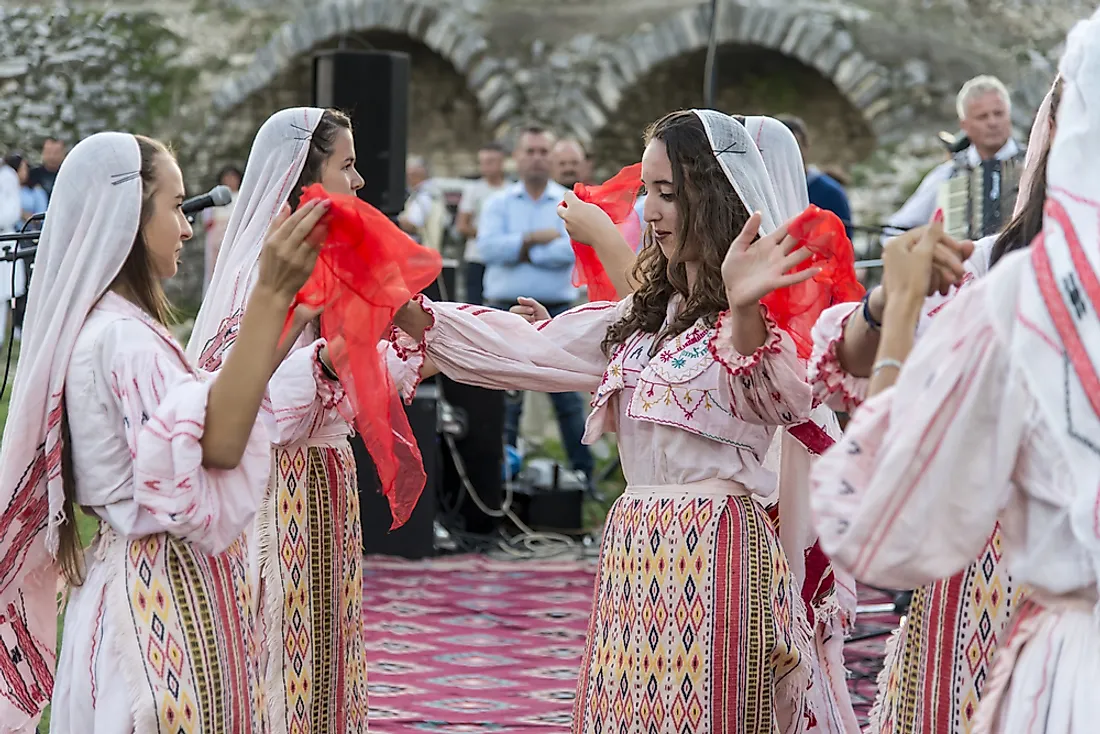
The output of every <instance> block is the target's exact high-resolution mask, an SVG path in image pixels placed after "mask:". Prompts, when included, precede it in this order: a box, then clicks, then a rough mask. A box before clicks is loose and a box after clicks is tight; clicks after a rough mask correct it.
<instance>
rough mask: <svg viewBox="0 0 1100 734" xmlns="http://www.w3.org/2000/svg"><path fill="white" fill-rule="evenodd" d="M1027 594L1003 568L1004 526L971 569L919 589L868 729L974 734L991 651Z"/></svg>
mask: <svg viewBox="0 0 1100 734" xmlns="http://www.w3.org/2000/svg"><path fill="white" fill-rule="evenodd" d="M1023 596H1024V590H1023V589H1022V588H1020V587H1018V586H1017V585H1016V584H1014V583H1013V581H1012V578H1011V577H1010V576H1009V575H1008V570H1007V569H1006V568H1005V566H1004V563H1003V557H1002V554H1001V529H1000V526H999V525H998V526H997V528H996V529H995V530H994V531H993V535H992V536H991V537H990V539H989V542H988V543H987V544H986V546H985V548H984V549H983V550H982V554H981V555H980V556H979V557H978V560H977V561H975V562H974V563H972V564H971V565H970V566H969V567H968V568H966V570H964V571H962V572H961V573H958V574H956V575H955V576H952V577H951V578H949V579H944V580H941V581H937V582H936V583H934V584H931V585H929V586H925V587H923V588H921V589H917V590H916V591H915V592H914V593H913V601H912V603H911V604H910V606H909V614H908V616H907V617H906V619H905V620H904V621H903V623H902V626H901V628H900V629H899V631H898V635H897V637H896V638H895V640H894V641H893V643H892V646H891V648H890V649H889V650H888V652H887V657H886V661H885V667H884V668H883V671H882V674H881V675H880V677H879V690H878V700H877V701H876V703H875V707H874V709H872V712H871V731H874V732H876V734H878V732H880V731H881V732H882V734H970V732H971V731H972V727H973V720H974V714H975V713H976V712H977V708H978V701H979V699H980V698H981V695H982V687H983V686H984V685H985V682H986V679H987V678H988V677H989V673H990V670H991V667H992V662H993V653H994V652H995V651H996V649H997V646H998V644H999V643H1001V642H1002V641H1003V640H1004V639H1005V636H1006V634H1007V630H1008V624H1009V621H1010V620H1009V618H1010V616H1011V614H1012V612H1013V610H1014V609H1016V607H1017V605H1018V604H1019V602H1020V600H1021V598H1022V597H1023Z"/></svg>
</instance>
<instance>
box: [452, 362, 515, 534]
mask: <svg viewBox="0 0 1100 734" xmlns="http://www.w3.org/2000/svg"><path fill="white" fill-rule="evenodd" d="M438 379H439V382H440V389H441V393H442V394H441V398H442V399H443V400H445V401H446V402H447V403H449V404H450V405H451V406H452V407H454V408H457V409H458V410H461V411H462V412H463V413H464V414H465V416H466V421H465V423H466V426H467V428H466V435H465V436H463V437H462V438H460V439H458V440H456V441H455V448H456V449H457V450H458V455H459V456H460V457H461V459H462V463H463V464H464V468H465V469H466V475H467V477H468V478H469V480H470V483H471V484H472V485H473V486H474V489H475V490H476V491H477V493H478V496H479V497H480V498H481V500H482V502H484V503H485V505H486V506H487V507H488V508H489V509H491V510H499V509H500V506H501V503H502V502H503V499H504V395H505V394H504V392H503V391H501V390H487V389H485V388H483V387H473V386H471V385H462V384H459V383H457V382H454V381H453V380H451V379H448V378H446V377H443V376H440V377H439V378H438ZM465 492H466V489H465V487H464V486H463V484H462V477H461V474H460V473H459V470H458V467H457V465H456V464H455V462H454V459H453V457H452V456H451V453H450V451H444V452H443V477H442V491H441V495H442V497H443V498H444V500H443V501H444V503H445V504H446V505H447V506H450V507H454V506H455V503H456V502H457V501H458V498H459V497H461V498H462V504H461V509H460V510H459V515H460V516H461V518H462V519H463V521H464V523H463V524H464V525H465V527H466V531H467V532H470V533H476V534H478V535H487V534H489V533H491V532H492V531H493V530H494V529H495V528H496V527H497V526H498V525H499V524H500V518H496V517H492V516H491V515H486V514H485V513H484V512H483V511H482V510H480V509H478V507H477V505H476V504H474V501H473V500H472V499H470V498H469V497H467V496H463V495H464V494H465Z"/></svg>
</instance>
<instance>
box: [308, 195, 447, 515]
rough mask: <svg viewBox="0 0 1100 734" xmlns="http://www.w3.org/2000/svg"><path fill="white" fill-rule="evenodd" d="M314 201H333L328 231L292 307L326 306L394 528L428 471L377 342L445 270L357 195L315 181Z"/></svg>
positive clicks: (337, 356) (343, 377)
mask: <svg viewBox="0 0 1100 734" xmlns="http://www.w3.org/2000/svg"><path fill="white" fill-rule="evenodd" d="M314 199H329V200H330V201H332V206H331V207H330V209H329V214H328V219H327V222H328V234H327V236H326V238H325V243H324V245H323V247H322V249H321V255H320V258H319V259H318V261H317V267H316V268H315V269H314V271H313V275H312V276H310V279H309V280H308V281H307V282H306V284H305V286H304V287H303V288H302V289H301V290H300V291H299V292H298V295H297V297H296V298H295V300H294V304H292V306H291V311H290V313H291V315H293V313H294V308H295V307H296V306H297V305H298V304H306V305H308V306H311V307H314V308H316V307H320V306H324V312H323V313H322V314H321V335H322V336H323V337H324V338H325V339H326V340H327V342H328V349H329V356H330V358H331V360H332V364H333V366H334V367H335V369H336V373H337V374H338V375H339V376H340V382H341V385H342V386H343V388H344V391H345V392H346V394H347V396H348V399H349V402H350V404H351V405H352V407H353V409H354V411H355V426H356V428H357V429H358V430H359V432H360V434H362V436H363V441H364V443H365V444H366V447H367V450H368V451H369V452H370V455H371V458H372V459H373V460H374V464H375V467H376V468H377V470H378V477H379V480H380V483H381V486H382V493H383V494H384V495H385V496H386V499H387V500H388V501H389V505H390V512H391V514H392V515H393V525H392V527H391V529H394V528H397V527H400V526H401V525H403V524H404V523H405V521H406V520H408V519H409V516H410V515H411V514H412V511H413V508H414V507H416V503H417V501H418V500H419V499H420V493H421V492H422V491H423V489H424V481H425V474H424V464H423V460H422V459H421V456H420V449H419V448H418V447H417V444H416V439H415V438H414V436H413V432H412V429H411V428H410V427H409V421H408V417H407V416H406V415H405V410H404V406H403V405H402V404H401V398H400V397H399V396H398V394H397V388H396V386H395V385H394V382H393V378H392V377H391V376H390V373H389V370H387V369H386V366H385V364H384V363H383V359H382V356H381V354H380V353H379V351H378V343H379V341H381V339H382V337H383V335H384V334H385V333H386V331H387V330H388V329H389V326H390V323H391V322H392V321H393V316H394V314H395V313H396V312H397V310H398V309H399V308H401V306H403V305H404V304H405V303H407V302H408V301H409V299H410V298H412V296H413V295H414V294H416V293H419V292H420V291H421V290H423V289H424V288H425V287H427V286H428V285H429V284H430V283H432V282H433V281H434V280H435V279H436V278H437V277H438V276H439V273H440V271H441V270H442V260H441V259H440V256H439V253H437V252H435V251H433V250H429V249H428V248H426V247H421V246H420V245H418V244H417V243H416V242H414V241H413V240H412V238H410V237H409V236H408V235H407V234H405V233H404V232H402V231H401V230H400V229H399V228H398V227H397V225H395V224H394V223H393V222H391V221H390V219H389V218H388V217H387V216H386V215H385V214H383V213H382V212H380V211H378V210H377V209H375V208H374V207H372V206H371V205H370V204H367V203H366V202H365V201H362V200H360V199H358V198H357V197H355V196H348V195H342V194H331V193H329V192H327V191H325V190H324V189H323V188H322V187H321V186H320V184H314V185H312V186H309V187H307V188H306V189H305V191H304V193H303V196H302V203H303V204H304V203H306V202H308V201H312V200H314ZM289 318H290V317H289V316H288V320H289Z"/></svg>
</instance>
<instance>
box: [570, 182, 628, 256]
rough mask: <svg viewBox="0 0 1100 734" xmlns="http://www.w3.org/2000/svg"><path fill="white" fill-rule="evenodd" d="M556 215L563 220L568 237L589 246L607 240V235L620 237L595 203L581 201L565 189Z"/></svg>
mask: <svg viewBox="0 0 1100 734" xmlns="http://www.w3.org/2000/svg"><path fill="white" fill-rule="evenodd" d="M558 216H559V217H561V219H562V221H564V222H565V231H566V232H568V233H569V239H571V240H575V241H576V242H581V243H583V244H586V245H588V246H590V247H596V246H597V245H599V244H601V243H603V242H605V241H607V239H606V238H607V237H621V235H619V230H618V228H616V227H615V223H614V222H612V221H611V217H609V216H608V215H607V212H605V211H604V210H603V209H601V208H599V207H598V206H596V205H595V204H589V203H588V202H585V201H581V200H580V199H579V198H577V195H576V194H574V193H573V192H572V191H566V192H565V194H564V195H563V196H562V202H561V203H560V204H558Z"/></svg>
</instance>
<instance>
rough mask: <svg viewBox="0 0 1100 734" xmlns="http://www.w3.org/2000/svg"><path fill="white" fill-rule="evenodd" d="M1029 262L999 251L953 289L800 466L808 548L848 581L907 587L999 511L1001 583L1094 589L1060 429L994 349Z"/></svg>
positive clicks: (965, 554)
mask: <svg viewBox="0 0 1100 734" xmlns="http://www.w3.org/2000/svg"><path fill="white" fill-rule="evenodd" d="M1029 256H1030V255H1029V253H1028V252H1026V251H1024V252H1017V253H1012V254H1011V255H1009V256H1007V257H1006V258H1005V259H1004V260H1003V261H1001V263H1000V264H998V266H997V271H996V272H994V273H993V274H992V275H990V276H989V277H987V278H984V279H982V280H981V281H978V282H977V283H976V284H975V285H974V286H972V287H968V288H965V289H963V291H962V292H961V293H960V294H959V296H958V297H957V298H956V299H955V300H954V301H953V302H952V303H951V304H950V305H949V306H948V307H947V308H946V309H944V311H943V312H942V313H941V314H940V315H939V316H937V317H936V319H935V320H934V322H933V324H932V327H931V328H930V329H929V331H928V332H927V333H926V334H925V335H924V336H923V337H922V339H921V340H920V341H919V342H918V343H917V345H916V347H915V348H914V350H913V352H912V354H911V355H910V356H909V359H908V360H907V361H906V363H905V368H904V369H903V370H902V371H901V374H900V376H899V377H898V381H897V384H896V385H895V386H894V387H892V388H890V389H888V390H886V391H884V392H882V393H880V394H879V395H876V396H875V397H873V398H872V399H870V400H868V401H867V402H866V403H864V404H863V405H862V407H860V408H859V409H858V410H857V411H856V412H855V413H854V415H853V417H852V421H851V423H850V424H849V425H848V428H847V431H846V432H845V434H844V437H843V439H842V440H841V441H840V442H838V443H837V445H836V446H834V447H833V449H831V450H830V451H829V452H827V453H826V454H825V455H824V456H822V457H821V458H820V459H818V461H817V463H816V464H815V465H814V469H813V472H812V482H811V484H812V490H813V491H812V501H813V506H814V515H815V522H816V525H817V529H818V532H819V533H820V540H821V547H822V549H823V550H824V551H825V553H826V554H828V555H829V556H830V557H831V558H832V559H833V561H834V562H835V563H836V564H838V565H840V566H841V567H843V568H846V569H849V570H851V571H852V572H853V574H854V575H855V577H856V578H857V579H859V580H861V581H865V582H867V583H870V584H876V585H879V586H884V587H887V588H898V589H910V588H917V587H920V586H923V585H925V584H928V583H931V582H932V581H935V580H937V579H941V578H946V577H948V576H951V575H952V574H954V573H956V572H958V571H959V570H961V569H963V568H965V567H966V566H967V564H969V563H971V562H973V560H974V559H975V558H976V557H977V556H978V553H979V551H980V550H981V548H982V546H983V544H984V543H985V542H986V541H987V540H988V539H989V536H990V534H991V533H992V532H993V525H994V522H995V521H996V520H997V519H998V517H999V518H1000V521H1001V529H1002V533H1003V537H1004V541H1005V543H1006V545H1007V555H1008V565H1009V569H1010V570H1011V572H1012V575H1013V578H1015V579H1016V580H1017V581H1019V582H1023V583H1026V584H1028V585H1030V586H1031V587H1032V588H1035V589H1039V590H1042V591H1044V592H1047V593H1048V594H1050V595H1056V596H1060V595H1066V594H1073V593H1076V592H1084V593H1085V595H1086V596H1091V595H1093V594H1095V586H1096V577H1095V572H1094V570H1093V569H1092V566H1091V563H1090V562H1089V557H1088V554H1087V553H1086V551H1085V549H1084V547H1083V546H1081V545H1080V544H1078V543H1076V542H1074V541H1073V533H1072V531H1071V528H1070V522H1069V511H1068V510H1069V504H1070V502H1071V501H1072V499H1073V497H1074V494H1075V492H1074V488H1073V479H1072V476H1071V474H1070V473H1069V471H1068V466H1067V464H1066V461H1067V454H1066V452H1065V450H1064V449H1063V448H1062V446H1061V445H1060V438H1059V436H1060V435H1061V434H1059V433H1058V432H1056V431H1054V430H1053V429H1052V428H1051V427H1050V425H1049V424H1048V423H1047V422H1046V419H1045V417H1044V415H1043V414H1042V412H1041V411H1040V408H1039V406H1038V403H1037V402H1036V400H1035V398H1034V397H1033V390H1032V388H1031V386H1030V385H1029V383H1028V380H1027V378H1026V377H1025V375H1024V374H1023V372H1022V371H1021V370H1020V368H1019V365H1015V364H1013V363H1012V361H1011V359H1010V358H1009V353H1008V345H1009V344H1010V343H1011V338H1012V334H1013V330H1014V329H1018V328H1023V327H1021V325H1020V322H1019V321H1018V319H1017V307H1016V301H1017V293H1018V283H1019V279H1020V274H1021V272H1022V271H1023V269H1024V267H1026V265H1027V258H1028V257H1029Z"/></svg>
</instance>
